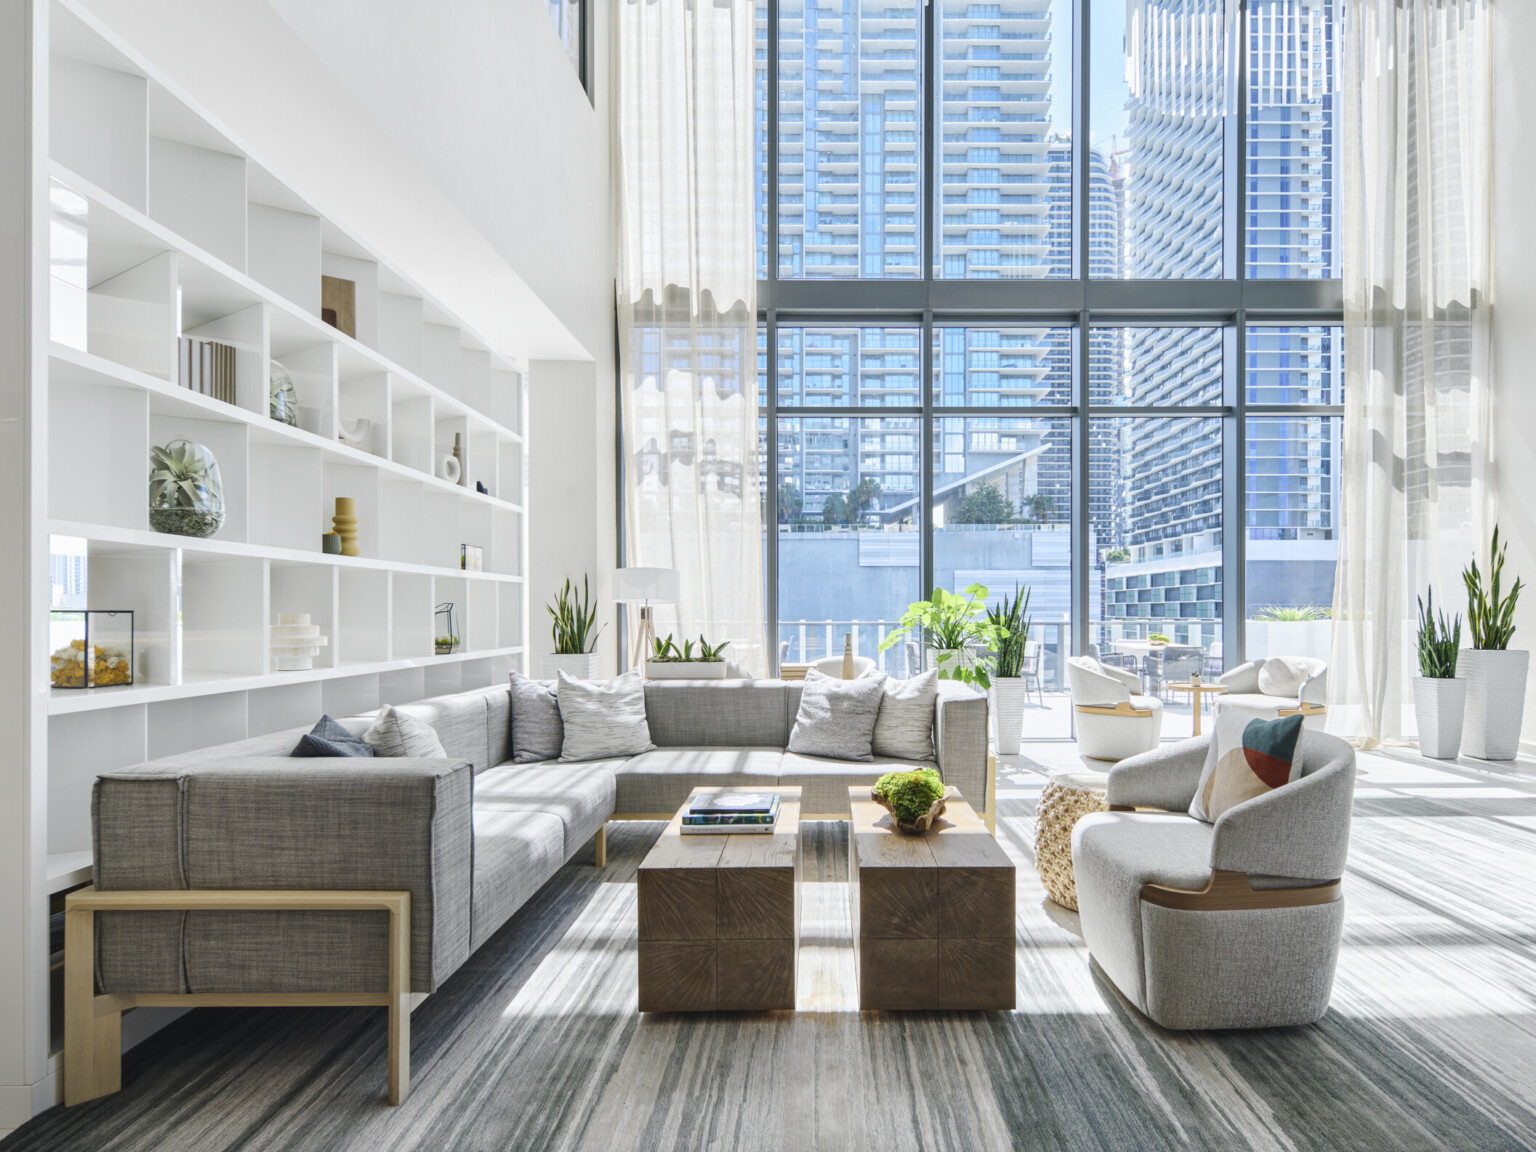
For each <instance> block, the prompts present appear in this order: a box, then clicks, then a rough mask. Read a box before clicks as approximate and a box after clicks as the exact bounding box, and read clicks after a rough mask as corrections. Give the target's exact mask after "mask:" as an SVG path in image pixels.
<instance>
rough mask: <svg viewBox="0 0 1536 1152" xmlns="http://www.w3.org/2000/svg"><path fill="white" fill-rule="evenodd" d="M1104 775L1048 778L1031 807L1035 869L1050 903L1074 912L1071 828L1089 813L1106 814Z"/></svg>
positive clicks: (1063, 774)
mask: <svg viewBox="0 0 1536 1152" xmlns="http://www.w3.org/2000/svg"><path fill="white" fill-rule="evenodd" d="M1108 784H1109V774H1108V773H1106V772H1059V773H1057V774H1056V775H1054V776H1052V777H1051V781H1050V783H1049V784H1047V785H1046V786H1045V791H1044V792H1042V793H1040V803H1039V804H1038V805H1036V807H1035V867H1036V868H1037V869H1039V871H1040V879H1041V880H1043V881H1044V882H1045V890H1046V892H1047V893H1048V894H1049V895H1050V897H1051V899H1052V900H1054V901H1056V903H1058V904H1060V905H1061V906H1062V907H1063V908H1070V909H1072V911H1074V912H1076V911H1077V882H1076V881H1075V880H1074V879H1073V876H1072V828H1073V825H1075V824H1076V823H1077V822H1078V821H1079V820H1080V819H1082V818H1083V817H1084V816H1086V815H1088V813H1090V812H1107V811H1109V804H1108V802H1107V801H1106V800H1105V799H1104V794H1105V789H1106V787H1107V786H1108Z"/></svg>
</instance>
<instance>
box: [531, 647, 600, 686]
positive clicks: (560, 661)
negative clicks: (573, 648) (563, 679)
mask: <svg viewBox="0 0 1536 1152" xmlns="http://www.w3.org/2000/svg"><path fill="white" fill-rule="evenodd" d="M541 671H542V672H543V673H544V679H546V680H558V679H560V676H559V674H560V673H561V672H564V673H565V674H566V675H567V676H574V677H575V678H576V679H578V680H596V679H598V674H597V653H596V652H575V653H555V652H546V653H545V654H544V665H543V668H542V669H541Z"/></svg>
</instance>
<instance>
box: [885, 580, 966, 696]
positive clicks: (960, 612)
mask: <svg viewBox="0 0 1536 1152" xmlns="http://www.w3.org/2000/svg"><path fill="white" fill-rule="evenodd" d="M986 601H987V590H986V588H984V587H983V586H982V585H980V584H972V585H970V586H969V587H968V588H966V590H965V594H964V595H961V594H960V593H958V592H949V591H946V590H945V589H943V588H935V589H934V590H933V595H932V596H931V597H929V598H928V599H927V600H917V601H914V602H913V603H911V604H908V605H907V610H906V612H904V613H903V614H902V617H901V620H900V622H899V624H898V625H897V627H896V628H895V629H894V630H892V631H891V632H888V633H887V634H886V637H885V639H884V640H882V641H880V651H882V652H885V651H888V650H889V649H891V648H894V647H895V646H896V645H897V644H899V643H901V642H902V641H903V640H907V639H909V638H911V637H913V636H917V635H919V634H921V637H922V640H923V643H924V644H925V645H927V646H928V647H929V648H931V649H932V650H933V651H934V652H936V653H938V654H939V658H938V665H939V679H941V680H960V681H963V682H964V683H966V684H975V685H978V686H980V687H982V688H990V687H991V686H992V677H991V674H990V668H989V666H988V665H989V659H988V658H987V657H983V656H980V655H978V654H977V653H976V650H977V649H978V648H981V647H984V646H986V645H987V644H988V642H989V641H990V640H991V631H990V628H989V625H988V624H987V622H986V619H985V605H986ZM966 653H969V654H970V655H969V662H967V659H968V658H967V656H966V655H965V654H966Z"/></svg>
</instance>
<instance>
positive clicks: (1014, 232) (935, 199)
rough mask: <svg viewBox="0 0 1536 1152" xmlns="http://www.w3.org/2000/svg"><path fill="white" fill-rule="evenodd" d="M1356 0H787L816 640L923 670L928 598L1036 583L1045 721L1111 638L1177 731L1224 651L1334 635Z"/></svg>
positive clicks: (796, 556)
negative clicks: (1345, 87)
mask: <svg viewBox="0 0 1536 1152" xmlns="http://www.w3.org/2000/svg"><path fill="white" fill-rule="evenodd" d="M1337 3H1338V0H996V2H993V3H969V2H964V0H934V3H932V4H927V5H924V4H919V3H917V2H916V0H773V2H771V3H761V4H759V7H758V20H759V38H758V69H759V74H758V91H759V94H760V96H759V112H758V117H757V127H756V131H757V154H758V161H759V165H760V167H761V171H762V180H761V183H760V192H759V204H758V206H757V219H758V227H759V250H760V253H761V258H760V262H759V266H760V268H761V270H762V275H763V281H762V283H761V284H760V286H759V288H760V290H759V302H760V307H761V309H762V314H761V320H762V325H761V329H762V330H761V332H760V334H759V361H760V367H761V372H760V377H759V378H760V380H762V381H763V384H762V388H761V391H760V396H759V399H760V406H761V421H760V429H761V436H762V441H763V443H762V445H761V448H762V459H763V460H764V461H765V464H764V469H763V474H762V476H761V481H762V485H763V500H764V507H765V512H766V514H765V516H764V524H765V525H767V526H768V527H767V529H766V531H765V535H764V549H763V551H764V563H765V571H766V575H767V582H768V589H769V602H770V611H771V612H772V613H773V618H772V619H771V620H770V621H769V628H770V639H771V641H772V646H773V648H774V650H775V652H776V653H777V655H778V656H779V658H780V659H781V660H782V661H789V662H803V661H809V660H814V659H817V658H818V657H820V656H823V655H828V654H836V653H837V652H840V651H841V649H842V645H843V643H844V638H845V637H846V636H850V635H851V636H852V638H853V640H854V644H855V648H856V650H857V651H858V652H859V653H860V654H861V655H868V656H872V657H876V658H877V659H878V660H879V662H880V664H881V666H882V667H884V668H885V669H886V670H887V671H889V672H891V673H893V674H897V675H906V674H908V673H909V672H911V671H913V670H915V669H916V668H917V667H920V666H921V665H922V663H923V655H922V653H921V652H920V651H918V650H917V649H916V648H915V647H910V646H907V645H904V644H903V645H897V646H895V647H893V648H891V649H890V650H888V651H886V652H885V653H883V654H880V653H879V652H878V648H879V644H880V640H881V639H882V637H883V636H884V635H886V634H888V632H889V631H890V629H891V628H892V627H893V626H894V624H895V621H896V620H897V619H898V618H899V617H900V615H901V612H902V610H903V608H904V607H905V606H906V604H907V603H908V602H910V601H911V600H914V599H917V598H919V597H921V596H923V595H926V594H927V593H928V592H929V591H930V590H931V589H932V588H934V587H944V588H948V589H964V588H965V587H967V586H970V585H978V584H979V585H982V586H985V587H986V588H987V589H988V596H987V598H988V601H989V602H991V603H996V602H997V600H998V599H999V598H1000V597H1001V596H1002V595H1009V596H1011V595H1013V594H1014V593H1015V591H1016V590H1017V591H1019V592H1021V593H1023V592H1027V593H1028V595H1029V596H1030V614H1031V616H1032V618H1033V621H1034V631H1033V632H1032V634H1031V645H1030V660H1029V661H1028V666H1027V670H1026V671H1027V675H1028V676H1029V677H1030V680H1031V683H1030V689H1031V693H1032V705H1031V707H1032V708H1033V709H1034V710H1035V714H1034V715H1033V717H1032V718H1031V719H1030V720H1029V721H1028V722H1027V723H1026V736H1044V737H1060V736H1067V735H1069V734H1070V732H1071V714H1070V709H1069V707H1068V706H1067V701H1066V699H1065V689H1066V679H1065V664H1064V662H1065V659H1066V657H1067V656H1069V655H1071V654H1073V653H1093V654H1097V655H1099V656H1100V657H1101V658H1103V659H1105V660H1109V661H1112V662H1114V663H1117V664H1119V665H1121V666H1123V667H1127V668H1131V669H1133V670H1134V671H1135V672H1136V673H1137V674H1138V675H1140V676H1141V677H1142V681H1143V685H1144V690H1146V691H1149V692H1154V693H1157V694H1159V695H1161V696H1163V698H1164V700H1165V707H1166V708H1167V716H1168V722H1167V725H1166V727H1165V735H1167V736H1170V737H1174V736H1179V735H1187V734H1188V733H1189V731H1190V730H1191V714H1190V706H1189V700H1188V696H1187V694H1181V693H1179V692H1178V690H1177V689H1175V688H1173V687H1171V686H1172V685H1174V684H1177V683H1181V682H1183V681H1185V680H1187V678H1188V676H1189V674H1190V673H1191V672H1193V671H1201V672H1203V673H1204V674H1207V675H1214V674H1218V673H1219V672H1221V671H1222V670H1223V669H1225V668H1231V667H1233V666H1234V665H1235V664H1236V663H1237V662H1238V661H1240V660H1242V659H1244V658H1251V657H1262V656H1266V655H1273V654H1299V655H1312V654H1314V653H1313V651H1312V646H1313V645H1315V644H1316V643H1318V642H1319V641H1317V639H1316V637H1315V636H1311V635H1310V634H1308V635H1303V634H1302V630H1301V629H1299V628H1298V627H1295V625H1298V624H1300V623H1303V622H1305V621H1303V620H1301V619H1299V618H1301V617H1308V618H1309V620H1310V622H1311V624H1312V625H1313V627H1312V631H1313V632H1320V631H1321V633H1322V634H1323V635H1324V639H1323V640H1322V641H1320V642H1321V643H1323V644H1324V645H1326V629H1327V627H1328V626H1329V625H1328V622H1327V621H1326V619H1323V620H1322V623H1321V625H1320V628H1319V626H1318V624H1317V620H1316V619H1314V618H1316V617H1322V616H1325V609H1326V607H1327V605H1328V604H1330V603H1331V600H1332V572H1333V562H1334V556H1335V554H1336V548H1337V544H1336V539H1335V529H1336V525H1335V523H1334V515H1335V511H1334V510H1335V508H1336V507H1337V498H1336V491H1335V485H1336V477H1337V461H1338V453H1339V446H1338V434H1339V425H1340V423H1341V421H1340V420H1339V416H1340V415H1341V413H1342V408H1341V407H1340V405H1341V403H1342V397H1341V395H1340V382H1341V381H1342V349H1341V347H1340V343H1341V335H1340V330H1339V327H1338V324H1339V321H1340V320H1341V313H1342V307H1341V298H1340V287H1339V282H1338V279H1337V277H1338V264H1337V260H1338V257H1337V244H1336V232H1337V229H1336V216H1337V213H1336V205H1335V199H1334V162H1333V139H1334V100H1333V43H1334V16H1335V6H1336V4H1337ZM770 460H771V461H772V462H773V463H772V466H771V468H770V467H769V466H768V464H767V461H770ZM1234 525H1241V526H1242V530H1240V531H1238V530H1227V529H1229V528H1230V527H1231V526H1234ZM1164 637H1166V645H1165V644H1164V643H1163V642H1162V641H1163V638H1164ZM1324 654H1325V655H1326V652H1324Z"/></svg>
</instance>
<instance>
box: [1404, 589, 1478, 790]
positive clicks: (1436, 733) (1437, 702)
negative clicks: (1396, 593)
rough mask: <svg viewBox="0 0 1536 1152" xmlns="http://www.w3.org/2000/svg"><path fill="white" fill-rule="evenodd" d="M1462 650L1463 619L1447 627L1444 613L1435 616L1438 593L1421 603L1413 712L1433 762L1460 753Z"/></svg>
mask: <svg viewBox="0 0 1536 1152" xmlns="http://www.w3.org/2000/svg"><path fill="white" fill-rule="evenodd" d="M1460 647H1461V617H1460V615H1458V616H1457V617H1456V620H1455V623H1447V621H1446V619H1445V610H1444V609H1443V608H1442V609H1441V610H1440V615H1439V618H1438V619H1437V618H1436V616H1435V590H1434V589H1433V588H1431V589H1430V590H1429V603H1428V604H1425V603H1424V600H1423V599H1422V598H1420V600H1419V674H1418V675H1417V676H1415V677H1414V678H1413V711H1414V716H1415V719H1417V721H1418V725H1419V751H1420V752H1422V753H1423V754H1424V755H1425V756H1428V757H1430V758H1431V759H1434V760H1454V759H1456V756H1457V755H1458V753H1459V752H1460V751H1461V726H1462V717H1463V714H1464V712H1465V710H1466V704H1467V681H1466V680H1459V679H1457V677H1456V657H1457V654H1458V653H1457V650H1458V649H1459V648H1460Z"/></svg>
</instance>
